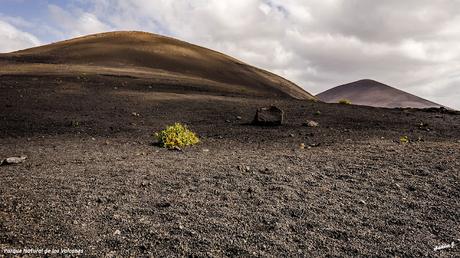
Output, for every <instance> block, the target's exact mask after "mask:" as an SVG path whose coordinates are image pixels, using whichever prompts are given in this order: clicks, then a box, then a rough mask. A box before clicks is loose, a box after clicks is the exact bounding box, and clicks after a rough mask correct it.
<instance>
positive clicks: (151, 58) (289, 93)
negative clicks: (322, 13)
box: [0, 32, 314, 99]
mask: <svg viewBox="0 0 460 258" xmlns="http://www.w3.org/2000/svg"><path fill="white" fill-rule="evenodd" d="M0 64H2V68H0V74H10V73H35V72H41V73H47V74H49V73H70V74H72V73H75V72H83V73H96V74H112V75H129V76H135V77H143V78H152V79H155V82H156V83H160V84H163V83H168V84H171V85H173V86H174V85H176V86H181V87H182V88H184V87H188V86H190V85H194V89H197V85H198V88H199V89H198V90H199V91H203V92H208V91H209V92H214V93H222V92H224V93H236V94H240V95H251V96H267V97H294V98H297V99H314V96H312V95H311V94H309V93H307V92H306V91H304V90H303V89H301V88H300V87H299V86H297V85H295V84H294V83H292V82H290V81H288V80H286V79H284V78H281V77H279V76H277V75H275V74H272V73H270V72H267V71H264V70H261V69H258V68H255V67H253V66H250V65H248V64H245V63H243V62H241V61H238V60H236V59H234V58H232V57H229V56H226V55H224V54H221V53H218V52H215V51H212V50H209V49H206V48H203V47H199V46H196V45H193V44H189V43H186V42H183V41H179V40H176V39H173V38H168V37H163V36H159V35H155V34H150V33H145V32H108V33H102V34H95V35H90V36H85V37H80V38H76V39H71V40H67V41H62V42H58V43H54V44H50V45H46V46H41V47H36V48H31V49H27V50H22V51H17V52H14V53H9V54H2V55H0Z"/></svg>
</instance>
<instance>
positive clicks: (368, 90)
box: [317, 80, 441, 108]
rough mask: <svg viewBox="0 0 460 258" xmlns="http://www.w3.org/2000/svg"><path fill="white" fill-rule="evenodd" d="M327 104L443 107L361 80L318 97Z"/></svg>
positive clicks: (386, 86) (383, 85)
mask: <svg viewBox="0 0 460 258" xmlns="http://www.w3.org/2000/svg"><path fill="white" fill-rule="evenodd" d="M317 97H318V98H319V99H320V100H322V101H324V102H327V103H337V102H339V101H340V100H343V99H346V100H350V101H351V102H352V103H353V104H356V105H365V106H373V107H386V108H397V107H411V108H429V107H441V105H439V104H436V103H434V102H431V101H429V100H426V99H422V98H420V97H417V96H415V95H412V94H410V93H407V92H404V91H401V90H398V89H395V88H393V87H390V86H388V85H385V84H383V83H380V82H377V81H373V80H360V81H356V82H352V83H348V84H344V85H340V86H337V87H335V88H332V89H329V90H327V91H325V92H323V93H320V94H318V95H317Z"/></svg>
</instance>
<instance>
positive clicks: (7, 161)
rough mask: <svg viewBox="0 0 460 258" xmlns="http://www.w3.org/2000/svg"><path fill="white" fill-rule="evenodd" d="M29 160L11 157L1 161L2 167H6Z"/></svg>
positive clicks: (24, 157) (25, 157)
mask: <svg viewBox="0 0 460 258" xmlns="http://www.w3.org/2000/svg"><path fill="white" fill-rule="evenodd" d="M26 159H27V156H20V157H9V158H6V159H3V160H1V161H0V166H5V165H15V164H20V163H23V162H24V161H25V160H26Z"/></svg>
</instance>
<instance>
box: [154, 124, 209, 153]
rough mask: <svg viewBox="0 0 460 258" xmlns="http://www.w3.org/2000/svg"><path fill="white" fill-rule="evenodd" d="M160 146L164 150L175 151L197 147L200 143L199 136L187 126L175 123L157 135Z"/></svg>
mask: <svg viewBox="0 0 460 258" xmlns="http://www.w3.org/2000/svg"><path fill="white" fill-rule="evenodd" d="M155 138H156V139H157V140H158V145H159V146H160V147H163V148H168V149H175V148H183V147H187V146H191V145H195V144H197V143H199V142H200V139H199V138H198V136H197V135H196V134H195V133H194V132H192V131H190V130H189V129H188V128H187V126H185V125H182V124H180V123H175V124H174V125H170V126H168V127H166V129H164V130H162V131H160V132H157V133H155Z"/></svg>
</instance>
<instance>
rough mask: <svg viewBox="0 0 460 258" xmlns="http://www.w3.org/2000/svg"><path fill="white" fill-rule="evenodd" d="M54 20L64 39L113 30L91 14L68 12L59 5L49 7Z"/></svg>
mask: <svg viewBox="0 0 460 258" xmlns="http://www.w3.org/2000/svg"><path fill="white" fill-rule="evenodd" d="M48 10H49V12H50V15H51V18H52V20H53V21H54V22H55V23H56V25H57V30H59V31H60V33H61V34H62V36H63V37H77V36H83V35H87V34H93V33H98V32H105V31H109V30H111V27H110V26H108V25H106V24H105V23H103V22H101V21H100V20H99V19H98V17H97V16H96V15H94V14H92V13H89V12H82V11H73V12H70V11H66V10H64V9H62V8H61V7H59V6H57V5H52V4H50V5H48Z"/></svg>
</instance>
